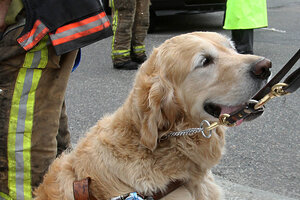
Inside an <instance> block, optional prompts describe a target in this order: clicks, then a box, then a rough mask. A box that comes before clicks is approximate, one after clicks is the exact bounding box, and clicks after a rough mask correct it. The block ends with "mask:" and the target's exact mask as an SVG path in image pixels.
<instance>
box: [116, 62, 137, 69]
mask: <svg viewBox="0 0 300 200" xmlns="http://www.w3.org/2000/svg"><path fill="white" fill-rule="evenodd" d="M114 68H115V69H123V70H135V69H138V68H139V64H138V63H136V62H133V61H131V60H128V61H125V62H118V63H114Z"/></svg>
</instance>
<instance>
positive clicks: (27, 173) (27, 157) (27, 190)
mask: <svg viewBox="0 0 300 200" xmlns="http://www.w3.org/2000/svg"><path fill="white" fill-rule="evenodd" d="M33 70H34V72H33V78H32V85H31V89H30V92H29V95H28V100H27V112H26V121H25V130H26V131H25V132H24V140H23V151H24V152H23V158H24V199H25V200H31V199H32V195H31V190H32V189H31V162H30V161H31V135H32V126H33V114H34V104H35V91H36V89H37V86H38V83H39V80H40V78H41V76H42V70H39V69H33Z"/></svg>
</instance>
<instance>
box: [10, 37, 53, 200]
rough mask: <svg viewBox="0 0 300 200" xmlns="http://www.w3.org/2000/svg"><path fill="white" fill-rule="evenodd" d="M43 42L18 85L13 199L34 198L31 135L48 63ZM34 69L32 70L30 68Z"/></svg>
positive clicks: (30, 56) (12, 121)
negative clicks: (35, 107) (36, 98)
mask: <svg viewBox="0 0 300 200" xmlns="http://www.w3.org/2000/svg"><path fill="white" fill-rule="evenodd" d="M45 44H46V43H45V40H44V41H42V42H41V43H40V44H39V45H38V46H37V48H34V49H32V51H30V52H27V53H26V55H25V60H24V64H23V67H22V68H20V70H19V73H18V77H17V80H16V83H15V88H14V94H13V98H12V106H11V111H10V120H9V128H8V138H7V140H8V144H9V145H8V147H7V148H8V149H7V151H8V168H9V169H8V187H9V196H10V198H11V199H24V200H31V199H32V193H31V192H32V188H31V135H32V126H33V114H34V104H35V95H36V93H35V92H36V89H37V86H38V83H39V80H40V78H41V76H42V70H40V69H38V68H45V67H46V65H47V62H48V49H47V47H46V45H45ZM28 68H30V69H28Z"/></svg>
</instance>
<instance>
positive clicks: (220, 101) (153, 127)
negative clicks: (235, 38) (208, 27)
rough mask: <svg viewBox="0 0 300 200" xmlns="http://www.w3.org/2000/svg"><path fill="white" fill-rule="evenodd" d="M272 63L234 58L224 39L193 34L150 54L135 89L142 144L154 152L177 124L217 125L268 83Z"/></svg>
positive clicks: (251, 57)
mask: <svg viewBox="0 0 300 200" xmlns="http://www.w3.org/2000/svg"><path fill="white" fill-rule="evenodd" d="M270 67H271V62H270V61H269V60H267V59H265V58H263V57H260V56H254V55H242V54H238V53H237V52H236V50H235V48H234V46H233V43H232V42H231V41H230V40H229V39H228V38H226V37H224V36H222V35H220V34H217V33H209V32H194V33H189V34H183V35H180V36H176V37H173V38H171V39H169V40H167V41H165V42H164V43H163V44H162V45H161V46H159V47H158V48H156V49H154V50H153V52H152V54H151V56H150V57H149V59H148V60H147V61H146V62H145V63H144V64H143V65H142V67H141V68H140V70H139V71H138V73H137V76H136V84H135V87H134V90H135V94H136V98H135V99H136V101H137V102H136V103H137V104H136V105H138V110H139V117H140V119H142V124H141V142H142V144H144V145H145V146H146V147H147V148H149V149H151V150H154V149H155V148H156V144H157V139H158V138H159V132H160V131H161V132H163V131H166V130H170V129H173V128H174V126H175V125H176V124H178V123H179V122H185V123H189V124H191V125H198V126H199V124H200V122H201V121H202V120H203V119H206V120H209V121H217V120H218V117H219V115H220V114H221V113H231V112H233V111H235V110H237V109H239V108H240V107H241V106H242V105H243V104H245V103H246V102H248V100H249V99H251V97H253V96H254V94H255V93H256V92H257V91H258V90H259V89H260V88H261V87H262V86H263V85H264V84H265V83H266V81H267V79H268V77H269V75H270V71H269V68H270Z"/></svg>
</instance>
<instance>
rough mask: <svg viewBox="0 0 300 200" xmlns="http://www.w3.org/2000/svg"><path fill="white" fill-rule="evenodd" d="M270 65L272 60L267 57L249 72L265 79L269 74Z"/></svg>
mask: <svg viewBox="0 0 300 200" xmlns="http://www.w3.org/2000/svg"><path fill="white" fill-rule="evenodd" d="M271 67H272V62H271V61H270V60H268V59H263V60H261V61H259V62H258V63H256V64H255V65H254V66H253V67H252V70H251V72H252V73H253V75H254V76H255V77H256V78H259V79H267V78H268V77H269V76H270V75H271V71H270V68H271Z"/></svg>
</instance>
